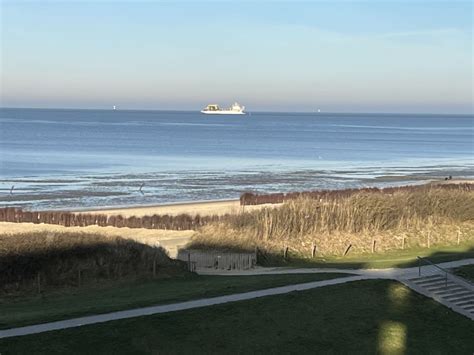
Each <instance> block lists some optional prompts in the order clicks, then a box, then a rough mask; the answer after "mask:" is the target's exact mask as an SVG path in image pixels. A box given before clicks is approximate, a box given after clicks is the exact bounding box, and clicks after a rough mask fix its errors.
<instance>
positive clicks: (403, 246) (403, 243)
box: [402, 236, 405, 249]
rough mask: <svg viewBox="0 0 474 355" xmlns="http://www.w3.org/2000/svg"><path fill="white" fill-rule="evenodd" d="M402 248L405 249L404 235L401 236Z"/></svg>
mask: <svg viewBox="0 0 474 355" xmlns="http://www.w3.org/2000/svg"><path fill="white" fill-rule="evenodd" d="M402 249H405V237H404V236H403V237H402Z"/></svg>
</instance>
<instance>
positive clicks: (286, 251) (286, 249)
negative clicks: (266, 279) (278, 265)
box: [283, 246, 288, 259]
mask: <svg viewBox="0 0 474 355" xmlns="http://www.w3.org/2000/svg"><path fill="white" fill-rule="evenodd" d="M287 256H288V246H286V247H285V249H284V250H283V258H284V259H286V258H287Z"/></svg>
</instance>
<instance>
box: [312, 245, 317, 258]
mask: <svg viewBox="0 0 474 355" xmlns="http://www.w3.org/2000/svg"><path fill="white" fill-rule="evenodd" d="M315 255H316V243H314V242H312V243H311V258H314V256H315Z"/></svg>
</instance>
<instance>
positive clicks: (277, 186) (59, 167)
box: [0, 109, 474, 209]
mask: <svg viewBox="0 0 474 355" xmlns="http://www.w3.org/2000/svg"><path fill="white" fill-rule="evenodd" d="M0 139H1V141H0V170H1V171H0V203H1V205H3V206H6V205H12V206H13V205H14V206H23V207H28V208H36V209H44V208H87V207H91V206H94V207H96V206H123V205H146V204H159V203H167V202H179V201H191V200H215V199H226V198H238V196H239V195H240V194H241V193H242V192H244V191H257V192H275V191H297V190H309V189H334V188H345V187H360V186H386V185H404V184H408V183H419V182H422V181H425V180H427V179H429V178H432V177H444V176H447V175H453V177H474V158H473V157H474V154H473V153H474V117H473V116H457V115H383V114H324V113H314V114H298V113H251V114H250V115H245V116H209V115H202V114H200V113H196V112H178V111H120V110H117V111H112V110H110V111H105V110H39V109H0ZM12 186H14V187H13V190H12ZM140 186H142V192H143V194H142V193H141V192H140V191H139V189H140Z"/></svg>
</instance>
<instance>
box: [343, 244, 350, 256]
mask: <svg viewBox="0 0 474 355" xmlns="http://www.w3.org/2000/svg"><path fill="white" fill-rule="evenodd" d="M351 248H352V244H349V245H348V246H347V248H346V250H345V251H344V255H343V256H346V255H347V253H348V252H349V250H350V249H351Z"/></svg>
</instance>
